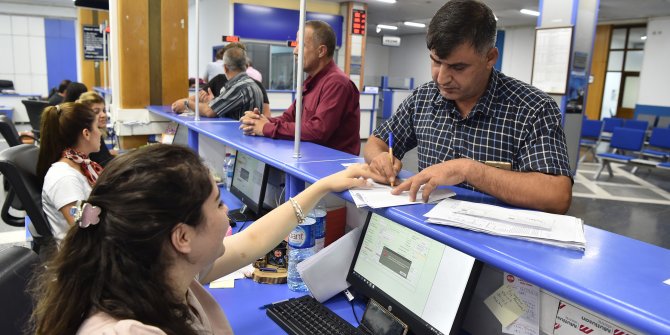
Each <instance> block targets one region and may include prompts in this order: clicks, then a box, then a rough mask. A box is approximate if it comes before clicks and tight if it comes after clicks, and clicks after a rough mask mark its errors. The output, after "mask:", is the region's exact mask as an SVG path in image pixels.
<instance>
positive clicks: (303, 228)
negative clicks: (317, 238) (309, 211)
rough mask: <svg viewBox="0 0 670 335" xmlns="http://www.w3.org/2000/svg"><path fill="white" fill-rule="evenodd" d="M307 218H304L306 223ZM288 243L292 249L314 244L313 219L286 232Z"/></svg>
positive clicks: (304, 247) (308, 246)
mask: <svg viewBox="0 0 670 335" xmlns="http://www.w3.org/2000/svg"><path fill="white" fill-rule="evenodd" d="M308 221H309V218H307V219H305V223H308ZM288 245H289V246H290V247H291V248H294V249H307V248H311V247H313V246H314V220H313V219H312V221H311V222H309V224H301V225H299V226H297V227H295V229H293V231H291V233H290V234H288Z"/></svg>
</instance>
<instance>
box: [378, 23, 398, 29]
mask: <svg viewBox="0 0 670 335" xmlns="http://www.w3.org/2000/svg"><path fill="white" fill-rule="evenodd" d="M377 28H379V29H389V30H398V27H396V26H389V25H385V24H378V25H377Z"/></svg>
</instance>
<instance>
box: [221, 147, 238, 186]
mask: <svg viewBox="0 0 670 335" xmlns="http://www.w3.org/2000/svg"><path fill="white" fill-rule="evenodd" d="M234 169H235V155H231V154H230V153H226V158H224V160H223V179H224V182H225V183H226V189H227V190H228V191H230V186H231V185H233V172H234V171H233V170H234Z"/></svg>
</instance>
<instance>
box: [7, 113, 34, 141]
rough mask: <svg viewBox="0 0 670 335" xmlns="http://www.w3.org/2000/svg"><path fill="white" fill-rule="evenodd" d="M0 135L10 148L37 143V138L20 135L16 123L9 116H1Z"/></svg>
mask: <svg viewBox="0 0 670 335" xmlns="http://www.w3.org/2000/svg"><path fill="white" fill-rule="evenodd" d="M0 135H2V137H4V138H5V141H7V145H9V146H10V147H13V146H16V145H19V144H22V143H30V142H35V138H34V137H32V136H30V135H19V132H18V131H17V130H16V126H14V122H13V121H12V119H10V118H8V117H7V115H0Z"/></svg>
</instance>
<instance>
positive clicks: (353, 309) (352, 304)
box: [349, 300, 361, 325]
mask: <svg viewBox="0 0 670 335" xmlns="http://www.w3.org/2000/svg"><path fill="white" fill-rule="evenodd" d="M349 303H350V304H351V311H352V312H354V318H355V319H356V322H357V323H358V324H359V325H360V324H361V322H360V321H358V315H356V309H355V308H354V301H353V300H351V301H349Z"/></svg>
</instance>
